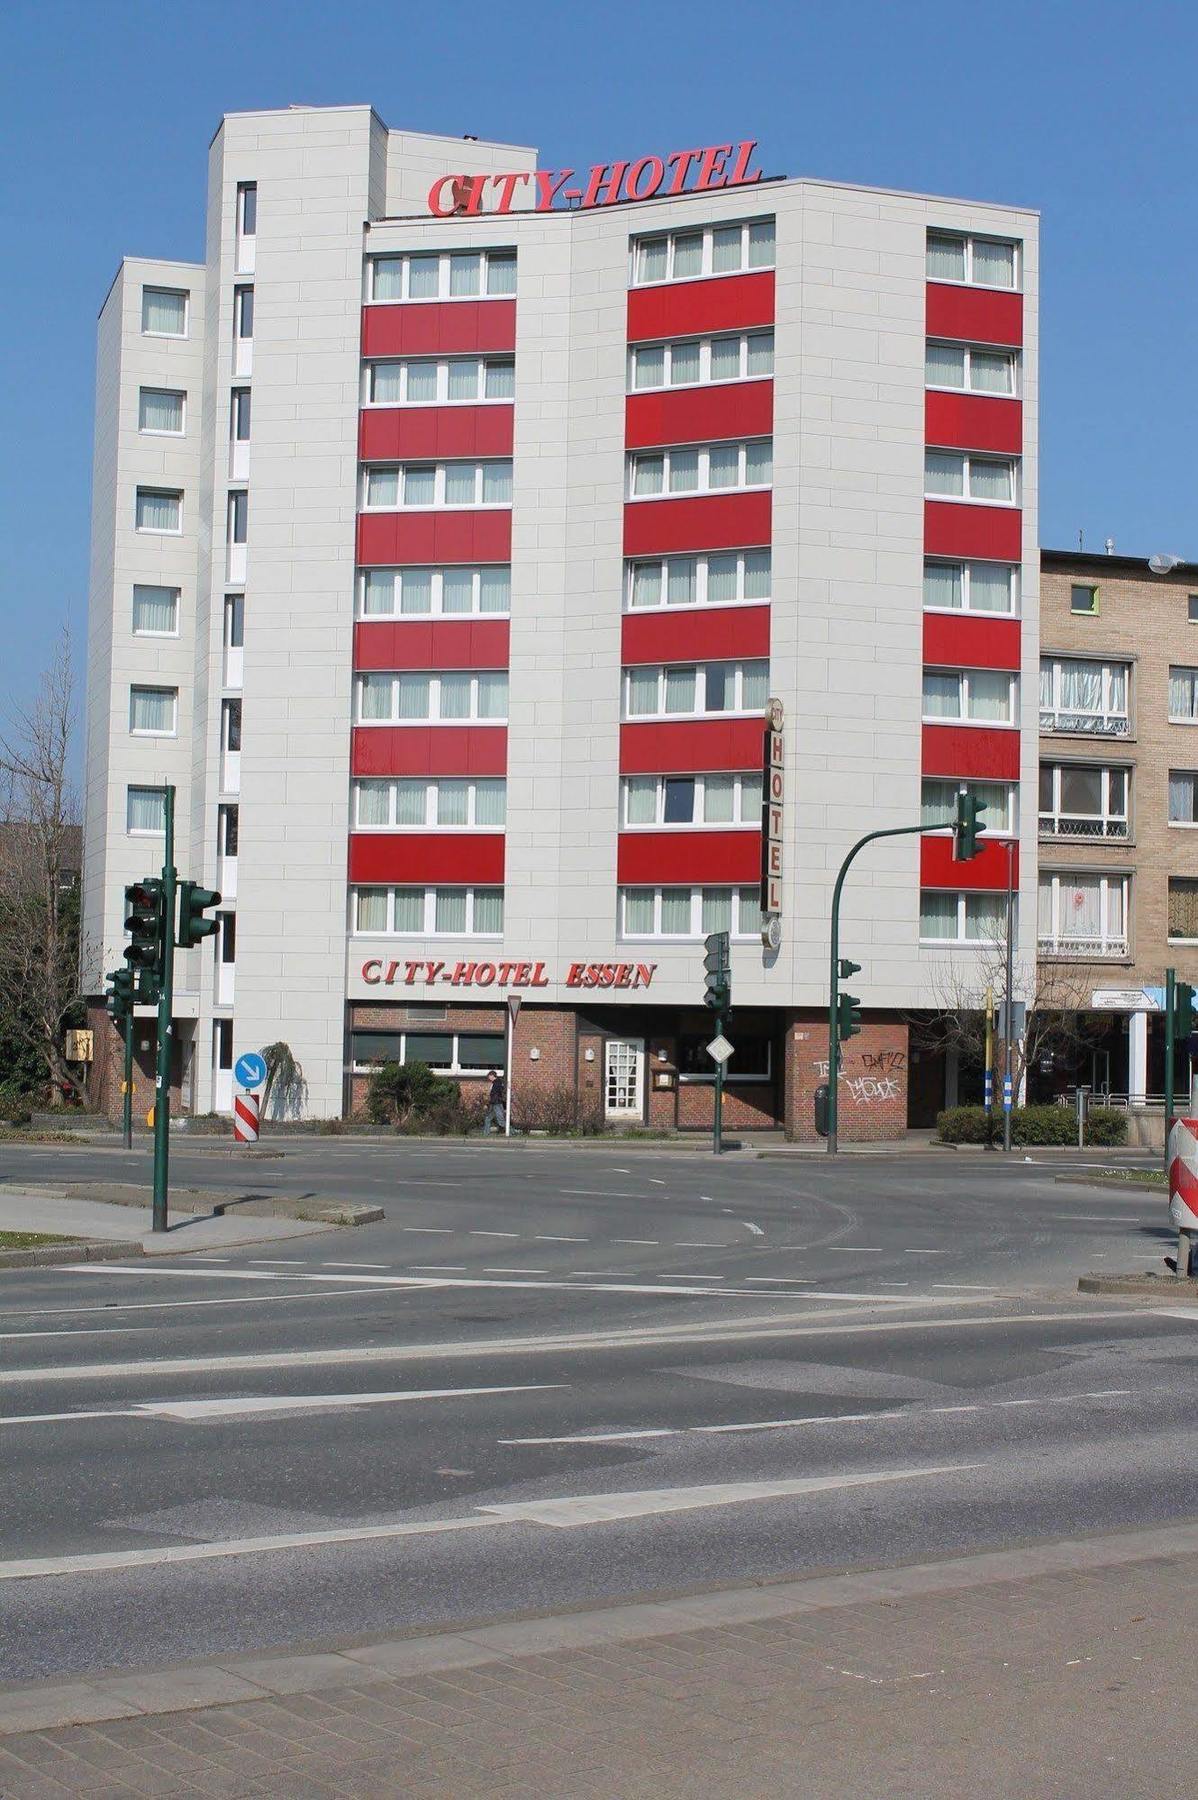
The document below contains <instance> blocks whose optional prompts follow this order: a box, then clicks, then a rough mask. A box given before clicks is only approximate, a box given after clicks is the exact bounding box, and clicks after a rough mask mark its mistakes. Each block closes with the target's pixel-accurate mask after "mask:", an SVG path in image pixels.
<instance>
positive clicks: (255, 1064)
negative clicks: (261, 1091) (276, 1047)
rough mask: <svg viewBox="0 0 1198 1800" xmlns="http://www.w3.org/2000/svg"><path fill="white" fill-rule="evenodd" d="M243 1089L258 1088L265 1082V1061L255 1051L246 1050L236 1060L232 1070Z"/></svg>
mask: <svg viewBox="0 0 1198 1800" xmlns="http://www.w3.org/2000/svg"><path fill="white" fill-rule="evenodd" d="M233 1073H234V1075H236V1077H237V1079H238V1081H239V1082H240V1084H241V1086H242V1087H243V1088H258V1087H261V1086H262V1083H263V1082H264V1081H265V1080H266V1061H265V1058H264V1057H261V1056H259V1054H258V1052H257V1051H256V1050H247V1051H246V1053H245V1055H244V1056H239V1057H238V1058H237V1062H236V1065H235V1066H234V1069H233Z"/></svg>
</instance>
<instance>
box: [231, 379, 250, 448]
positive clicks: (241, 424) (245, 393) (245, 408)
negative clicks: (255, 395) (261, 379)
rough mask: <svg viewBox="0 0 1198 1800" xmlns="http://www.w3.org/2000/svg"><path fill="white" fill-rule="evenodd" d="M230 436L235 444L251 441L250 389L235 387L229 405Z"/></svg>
mask: <svg viewBox="0 0 1198 1800" xmlns="http://www.w3.org/2000/svg"><path fill="white" fill-rule="evenodd" d="M229 436H230V438H231V439H232V440H233V442H234V443H235V444H248V443H249V441H250V390H249V388H248V387H241V388H234V389H233V392H232V399H231V402H230V406H229Z"/></svg>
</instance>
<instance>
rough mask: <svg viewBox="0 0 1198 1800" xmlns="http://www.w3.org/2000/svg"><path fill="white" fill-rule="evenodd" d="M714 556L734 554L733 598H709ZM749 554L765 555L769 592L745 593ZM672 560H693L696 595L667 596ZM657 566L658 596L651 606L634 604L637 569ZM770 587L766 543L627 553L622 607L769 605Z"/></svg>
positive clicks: (665, 609)
mask: <svg viewBox="0 0 1198 1800" xmlns="http://www.w3.org/2000/svg"><path fill="white" fill-rule="evenodd" d="M713 556H715V557H718V556H734V557H735V558H736V596H735V598H734V599H732V600H712V599H710V598H709V581H708V576H709V573H710V559H711V558H712V557H713ZM750 556H764V557H765V560H766V562H767V564H769V566H770V593H766V594H746V593H745V559H746V557H750ZM673 562H692V563H694V564H695V598H694V599H693V600H670V599H668V598H667V595H668V593H669V578H670V564H671V563H673ZM646 568H657V569H659V570H660V571H661V598H660V599H659V600H657V601H656V602H655V604H654V605H652V606H634V605H633V599H632V596H633V590H634V586H635V582H636V575H637V571H638V569H646ZM772 591H773V557H772V552H771V550H770V547H769V545H768V544H763V545H761V546H760V547H759V548H752V547H750V548H749V549H746V550H698V551H694V552H692V553H691V554H690V555H685V554H684V555H677V556H676V555H671V556H630V557H628V558H627V559H626V560H625V563H624V611H625V612H627V613H657V612H672V613H684V612H692V611H694V610H695V608H696V607H700V606H717V607H722V606H768V605H769V604H770V598H771V594H772Z"/></svg>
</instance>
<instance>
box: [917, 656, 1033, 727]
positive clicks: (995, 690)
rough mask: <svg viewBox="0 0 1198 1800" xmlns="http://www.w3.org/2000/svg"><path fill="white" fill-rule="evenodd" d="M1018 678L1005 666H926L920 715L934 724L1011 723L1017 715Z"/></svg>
mask: <svg viewBox="0 0 1198 1800" xmlns="http://www.w3.org/2000/svg"><path fill="white" fill-rule="evenodd" d="M1018 682H1019V677H1018V676H1017V675H1014V674H1012V673H1011V672H1010V671H1009V670H1007V669H925V670H924V672H923V716H924V718H925V719H928V720H930V721H931V722H932V723H933V724H935V723H937V722H939V721H943V720H945V719H959V720H962V721H964V722H965V723H968V724H972V725H1011V724H1013V723H1014V722H1015V719H1016V717H1017V701H1018Z"/></svg>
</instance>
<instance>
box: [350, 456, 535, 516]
mask: <svg viewBox="0 0 1198 1800" xmlns="http://www.w3.org/2000/svg"><path fill="white" fill-rule="evenodd" d="M511 504H512V464H511V459H510V458H506V459H504V460H499V461H495V462H482V463H476V462H450V463H401V464H399V465H398V466H394V467H373V468H368V469H366V470H365V471H364V472H363V476H362V510H363V512H405V511H416V512H437V511H440V510H442V509H443V508H451V507H459V508H460V507H473V508H478V509H481V508H483V507H500V506H510V505H511Z"/></svg>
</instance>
